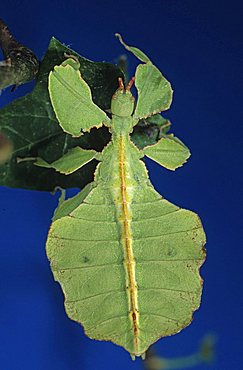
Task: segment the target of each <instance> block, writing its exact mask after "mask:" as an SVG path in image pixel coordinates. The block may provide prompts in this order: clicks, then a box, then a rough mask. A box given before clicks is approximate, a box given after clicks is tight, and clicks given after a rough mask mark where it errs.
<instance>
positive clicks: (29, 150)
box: [0, 38, 122, 191]
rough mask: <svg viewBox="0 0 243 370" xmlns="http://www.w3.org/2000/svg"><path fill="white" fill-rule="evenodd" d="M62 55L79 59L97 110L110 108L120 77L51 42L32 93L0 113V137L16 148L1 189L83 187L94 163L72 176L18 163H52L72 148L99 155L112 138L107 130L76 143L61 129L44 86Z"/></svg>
mask: <svg viewBox="0 0 243 370" xmlns="http://www.w3.org/2000/svg"><path fill="white" fill-rule="evenodd" d="M64 53H68V54H71V55H76V56H77V57H78V59H79V63H80V71H81V73H82V76H83V78H84V79H85V81H86V82H88V84H89V86H90V88H91V91H92V97H93V100H94V102H95V104H97V105H98V106H99V107H100V108H101V109H104V110H106V109H109V108H110V102H111V97H112V95H113V93H114V91H115V90H116V88H117V86H118V77H122V73H121V71H120V70H119V69H118V68H117V67H116V66H114V65H112V64H109V63H103V62H99V63H95V62H92V61H89V60H87V59H85V58H83V57H81V56H79V55H78V54H77V53H76V52H74V51H73V50H71V49H69V48H67V47H66V46H64V45H63V44H61V43H60V42H59V41H57V40H56V39H55V38H52V39H51V42H50V45H49V48H48V51H47V53H46V55H45V56H44V59H43V60H42V62H41V65H40V72H39V74H38V79H37V83H36V86H35V88H34V90H33V92H32V93H30V94H28V95H26V96H24V97H23V98H20V99H18V100H15V101H13V102H12V103H11V104H9V105H8V106H6V107H4V108H3V109H1V110H0V131H1V132H2V133H3V134H4V135H5V136H6V137H8V138H9V139H10V141H11V142H12V144H13V147H14V149H13V153H12V157H11V160H10V161H8V162H7V163H5V164H4V165H0V185H4V186H9V187H18V188H26V189H35V190H48V191H49V190H53V189H54V188H55V187H56V186H60V187H62V188H68V187H83V186H84V185H85V184H87V183H88V182H89V181H91V180H92V178H93V173H94V169H95V166H96V165H97V163H95V162H94V161H93V162H90V163H89V164H87V166H85V167H83V168H82V169H80V170H78V171H76V172H75V173H73V174H71V175H70V176H65V175H62V174H58V173H57V172H55V171H54V170H51V169H47V168H41V167H37V166H35V165H34V163H33V161H32V162H31V161H25V162H21V163H19V164H18V163H17V158H18V157H21V158H25V157H41V158H43V159H44V160H46V161H47V162H53V161H55V160H57V159H58V158H60V157H61V156H63V154H65V153H66V152H67V151H68V149H71V148H73V147H76V146H81V147H83V148H85V149H95V150H98V151H99V150H102V148H103V147H104V145H106V144H107V142H108V140H109V138H110V135H109V133H108V130H107V129H106V128H105V127H103V128H101V129H99V130H97V129H93V130H92V131H91V133H90V134H89V135H87V134H84V135H83V136H82V137H80V138H76V139H75V138H72V137H71V135H68V134H66V133H64V132H63V130H62V129H61V128H60V126H59V124H58V122H57V120H56V117H55V114H54V111H53V109H52V106H51V102H50V99H49V93H48V86H47V83H48V75H49V72H50V70H52V69H53V68H54V66H55V65H57V64H60V63H61V62H63V61H64V60H65V59H66V57H65V56H64Z"/></svg>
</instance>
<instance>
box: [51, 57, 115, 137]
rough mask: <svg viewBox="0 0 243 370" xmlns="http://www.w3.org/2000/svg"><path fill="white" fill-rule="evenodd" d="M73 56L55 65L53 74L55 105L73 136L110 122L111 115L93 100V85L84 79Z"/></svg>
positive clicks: (52, 85)
mask: <svg viewBox="0 0 243 370" xmlns="http://www.w3.org/2000/svg"><path fill="white" fill-rule="evenodd" d="M75 63H78V62H75V60H74V59H73V58H70V59H67V60H66V61H65V62H64V63H63V64H61V65H60V66H56V67H54V71H52V72H51V73H50V75H49V93H50V98H51V102H52V106H53V108H54V111H55V113H56V116H57V119H58V121H59V123H60V126H61V127H62V129H63V130H64V131H65V132H67V133H69V134H71V135H72V136H80V135H82V131H90V129H91V128H92V127H100V126H102V124H105V125H107V126H109V122H110V119H109V118H108V117H107V115H106V113H105V112H104V111H103V110H102V109H100V108H99V107H98V106H97V105H96V104H94V102H93V100H92V95H91V90H90V87H89V85H88V84H87V83H86V82H85V81H84V80H83V79H82V77H81V74H80V71H79V70H78V68H76V67H75V68H74V64H75Z"/></svg>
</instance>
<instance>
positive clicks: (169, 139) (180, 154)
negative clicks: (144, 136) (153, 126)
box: [143, 135, 191, 170]
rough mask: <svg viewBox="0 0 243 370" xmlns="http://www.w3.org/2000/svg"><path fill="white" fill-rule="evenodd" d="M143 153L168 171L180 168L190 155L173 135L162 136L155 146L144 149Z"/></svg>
mask: <svg viewBox="0 0 243 370" xmlns="http://www.w3.org/2000/svg"><path fill="white" fill-rule="evenodd" d="M143 152H144V154H145V155H146V156H147V157H149V158H151V159H153V160H154V161H155V162H157V163H159V164H160V165H161V166H164V167H165V168H167V169H169V170H175V169H176V168H178V167H181V166H182V165H183V164H184V163H185V162H186V161H187V159H188V158H189V157H190V155H191V154H190V151H189V149H188V148H187V147H186V146H185V145H184V144H183V143H182V142H181V141H180V140H179V139H178V138H176V137H174V136H173V135H167V136H166V135H163V137H162V138H161V139H160V140H159V141H158V142H157V143H156V144H154V145H151V146H148V147H145V148H144V149H143Z"/></svg>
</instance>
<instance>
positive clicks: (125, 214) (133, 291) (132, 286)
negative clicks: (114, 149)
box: [119, 135, 139, 354]
mask: <svg viewBox="0 0 243 370" xmlns="http://www.w3.org/2000/svg"><path fill="white" fill-rule="evenodd" d="M119 149H120V150H119V157H120V158H119V169H120V186H121V204H122V220H121V222H122V229H123V230H122V237H123V240H124V249H125V253H124V256H125V258H124V267H125V270H126V275H127V291H128V299H129V317H130V320H131V323H132V327H133V334H134V349H135V352H136V354H138V353H139V313H138V288H137V282H136V276H135V266H136V262H135V258H134V254H133V248H132V232H131V225H130V222H131V214H130V211H129V206H128V203H129V202H128V193H127V186H126V161H125V143H124V137H123V136H122V135H121V136H120V148H119Z"/></svg>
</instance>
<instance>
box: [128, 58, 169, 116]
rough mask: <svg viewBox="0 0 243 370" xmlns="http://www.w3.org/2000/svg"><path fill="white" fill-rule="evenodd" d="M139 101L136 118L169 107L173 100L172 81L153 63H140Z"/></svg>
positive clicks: (138, 79)
mask: <svg viewBox="0 0 243 370" xmlns="http://www.w3.org/2000/svg"><path fill="white" fill-rule="evenodd" d="M135 85H136V88H137V90H138V102H137V106H136V109H135V112H134V118H135V119H137V118H140V119H141V118H146V117H149V116H152V115H154V114H156V113H160V112H163V111H165V110H166V109H168V108H169V107H170V105H171V101H172V93H173V91H172V89H171V85H170V83H169V82H168V81H167V80H166V78H165V77H164V76H163V75H162V74H161V72H160V71H159V70H158V68H156V67H155V66H154V65H153V64H152V63H150V62H149V63H146V64H140V65H139V66H138V67H137V70H136V74H135Z"/></svg>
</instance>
